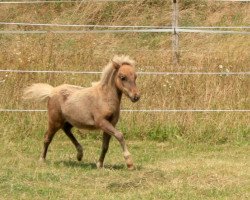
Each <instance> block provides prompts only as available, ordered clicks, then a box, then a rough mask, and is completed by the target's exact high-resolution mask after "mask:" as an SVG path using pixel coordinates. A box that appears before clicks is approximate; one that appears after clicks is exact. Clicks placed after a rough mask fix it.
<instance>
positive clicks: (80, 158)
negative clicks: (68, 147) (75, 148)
mask: <svg viewBox="0 0 250 200" xmlns="http://www.w3.org/2000/svg"><path fill="white" fill-rule="evenodd" d="M82 157H83V153H82V152H79V153H77V156H76V158H77V160H78V161H81V160H82Z"/></svg>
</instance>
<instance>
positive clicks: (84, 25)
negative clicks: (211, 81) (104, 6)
mask: <svg viewBox="0 0 250 200" xmlns="http://www.w3.org/2000/svg"><path fill="white" fill-rule="evenodd" d="M0 25H18V26H48V27H85V28H166V29H171V28H172V26H143V25H141V26H138V25H129V26H126V25H99V24H47V23H28V22H0ZM178 28H179V29H250V26H178Z"/></svg>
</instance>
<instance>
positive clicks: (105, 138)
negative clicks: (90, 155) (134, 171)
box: [97, 132, 111, 168]
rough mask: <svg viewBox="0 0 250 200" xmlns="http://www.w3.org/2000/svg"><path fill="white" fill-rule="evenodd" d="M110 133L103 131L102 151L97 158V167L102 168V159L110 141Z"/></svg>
mask: <svg viewBox="0 0 250 200" xmlns="http://www.w3.org/2000/svg"><path fill="white" fill-rule="evenodd" d="M110 138H111V135H109V134H108V133H105V132H103V138H102V152H101V155H100V158H99V161H98V163H97V168H102V167H103V161H104V158H105V155H106V153H107V151H108V148H109V141H110Z"/></svg>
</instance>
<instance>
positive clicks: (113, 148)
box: [0, 130, 250, 200]
mask: <svg viewBox="0 0 250 200" xmlns="http://www.w3.org/2000/svg"><path fill="white" fill-rule="evenodd" d="M8 134H11V133H7V132H6V137H1V144H2V145H1V146H0V156H1V170H0V193H1V197H0V199H10V200H11V199H107V200H108V199H118V198H119V199H249V197H250V190H249V189H250V188H249V185H250V177H249V176H250V158H249V155H250V148H249V145H246V144H245V145H243V144H242V145H232V144H231V145H229V144H224V145H209V144H189V145H188V144H176V143H175V144H174V143H170V142H164V143H161V142H154V141H149V140H146V141H131V140H128V145H129V147H130V150H131V153H132V154H133V159H134V161H135V163H136V170H134V171H128V170H127V169H126V167H125V164H124V160H123V157H122V153H121V149H120V146H119V144H118V142H117V141H115V140H114V139H113V140H112V141H111V145H110V149H109V152H108V154H107V157H106V164H105V167H104V169H101V170H100V169H96V166H95V162H96V161H97V159H98V157H99V153H100V147H101V140H100V139H96V140H95V139H88V138H85V139H81V137H80V136H79V135H77V136H78V138H80V142H81V144H83V146H84V149H85V155H84V159H83V161H82V162H78V161H76V158H75V157H76V152H75V149H74V147H73V145H72V144H71V142H70V141H69V140H68V138H67V137H66V136H65V135H64V134H63V133H62V132H60V133H58V134H57V136H56V137H55V140H54V141H53V142H52V144H51V146H50V151H49V152H48V160H47V163H46V164H41V163H39V162H38V158H39V154H40V152H41V147H42V138H43V133H41V132H40V133H39V132H33V133H28V130H27V135H24V134H19V133H18V132H17V131H16V135H15V136H13V137H10V136H8ZM96 134H98V133H96Z"/></svg>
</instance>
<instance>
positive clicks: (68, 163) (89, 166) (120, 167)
mask: <svg viewBox="0 0 250 200" xmlns="http://www.w3.org/2000/svg"><path fill="white" fill-rule="evenodd" d="M54 165H56V166H60V167H62V166H65V167H70V168H82V169H88V170H93V169H97V167H96V163H84V162H78V161H73V160H66V161H65V160H63V161H55V162H54ZM104 169H110V170H126V169H127V167H126V166H125V165H124V164H115V165H109V164H107V165H104ZM136 169H137V168H136ZM138 169H140V167H138Z"/></svg>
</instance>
